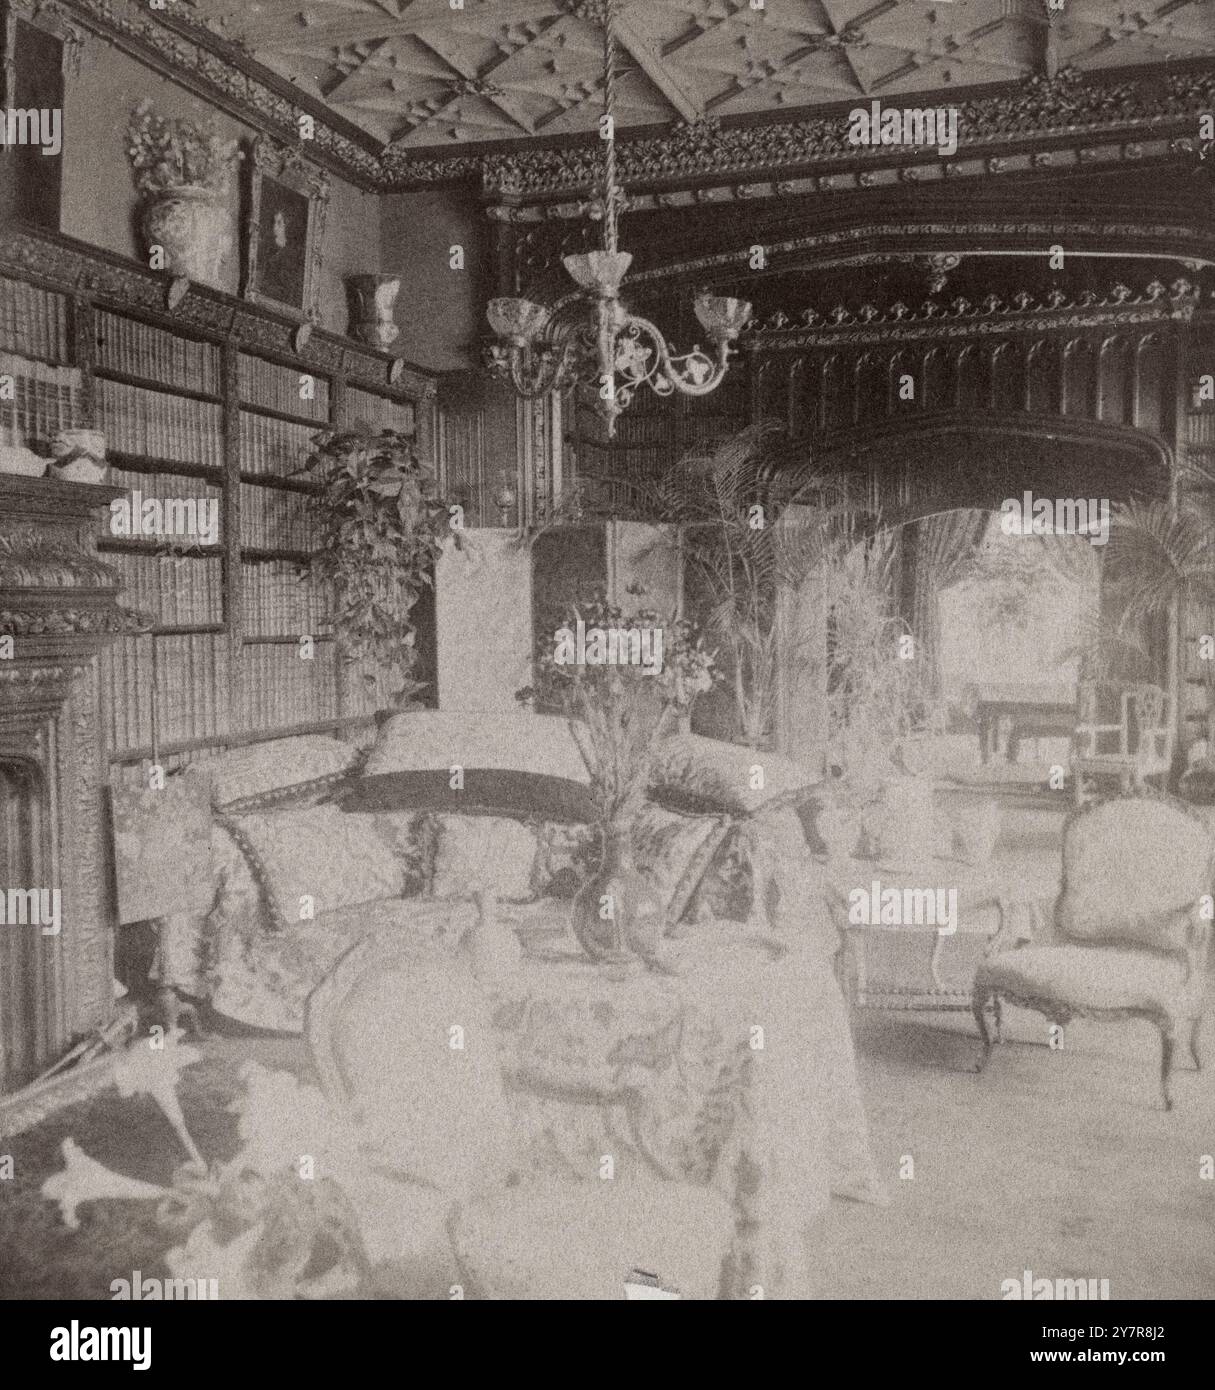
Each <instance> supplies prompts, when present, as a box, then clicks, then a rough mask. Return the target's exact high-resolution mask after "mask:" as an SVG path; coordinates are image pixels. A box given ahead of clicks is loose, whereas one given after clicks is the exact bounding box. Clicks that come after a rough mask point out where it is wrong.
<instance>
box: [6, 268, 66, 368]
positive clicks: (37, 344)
mask: <svg viewBox="0 0 1215 1390" xmlns="http://www.w3.org/2000/svg"><path fill="white" fill-rule="evenodd" d="M0 347H3V348H8V349H10V350H11V351H13V352H20V353H24V354H26V355H28V356H30V357H37V358H40V359H41V360H42V361H44V362H67V360H68V357H69V353H68V309H67V300H66V299H65V298H64V296H63V295H61V294H56V293H55V292H54V291H53V290H44V289H41V288H39V287H38V286H37V285H27V284H25V283H23V282H22V281H20V280H6V279H2V278H0Z"/></svg>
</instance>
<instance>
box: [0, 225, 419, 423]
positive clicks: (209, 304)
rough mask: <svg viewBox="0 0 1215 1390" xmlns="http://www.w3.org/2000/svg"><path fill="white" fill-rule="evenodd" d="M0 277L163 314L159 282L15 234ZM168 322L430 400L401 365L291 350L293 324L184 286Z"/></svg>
mask: <svg viewBox="0 0 1215 1390" xmlns="http://www.w3.org/2000/svg"><path fill="white" fill-rule="evenodd" d="M0 274H8V275H15V276H18V277H29V276H34V277H36V278H38V279H39V280H42V281H44V282H45V283H47V284H49V285H52V286H53V287H54V288H56V289H58V290H61V291H62V292H63V293H65V294H73V293H75V294H88V295H92V296H95V297H97V298H101V299H107V300H113V301H115V302H117V303H121V304H123V305H125V306H126V307H128V308H139V309H144V310H146V311H147V312H148V313H152V314H162V315H163V314H164V313H165V289H166V281H165V278H164V276H163V275H157V274H156V273H155V272H154V271H149V270H146V269H144V268H143V267H142V266H137V265H134V264H131V263H129V262H123V261H120V260H118V259H117V258H114V257H110V256H108V255H106V254H104V253H101V252H98V251H96V250H94V249H93V248H91V247H88V246H86V245H85V244H84V243H83V242H75V241H70V240H69V239H68V238H66V237H59V236H53V235H51V234H49V233H45V232H38V231H33V230H31V229H29V228H15V229H12V230H11V231H8V232H6V234H5V236H4V237H0ZM173 319H174V321H175V322H178V323H184V324H188V325H189V326H190V327H192V328H197V329H200V330H201V331H202V332H204V333H207V334H209V335H211V336H212V337H214V338H216V339H226V340H229V341H232V342H235V343H236V344H237V345H238V346H239V347H242V348H248V349H251V350H253V351H261V352H269V353H272V354H274V355H276V356H279V357H283V358H286V359H287V360H288V361H293V362H299V364H300V366H301V368H302V369H304V370H305V371H306V370H308V369H310V368H311V369H314V370H317V371H321V372H335V373H343V374H345V376H346V379H347V380H348V381H349V383H350V385H352V386H356V387H358V386H364V387H369V388H371V389H373V390H376V391H380V392H383V391H385V390H387V389H390V390H391V392H392V394H393V395H394V396H397V397H401V398H408V399H410V400H414V401H419V400H426V399H428V398H429V397H431V396H433V395H434V394H435V391H436V389H437V382H436V379H435V378H434V377H433V376H431V375H429V374H427V373H423V372H422V371H420V370H418V369H417V368H415V367H412V366H409V365H407V364H406V365H404V366H403V367H398V368H397V371H398V376H397V379H396V380H395V381H391V382H390V373H391V372H392V371H393V369H394V367H395V366H396V364H397V363H400V362H401V359H400V358H393V357H389V356H388V354H383V355H376V354H374V353H371V352H369V351H367V349H366V348H362V347H359V346H356V345H355V344H353V343H351V342H349V341H347V340H346V339H343V338H339V337H337V336H336V335H335V334H331V333H324V332H321V331H319V330H318V331H316V332H314V333H312V334H311V336H310V337H309V338H308V340H307V342H306V343H305V344H302V345H301V346H300V347H299V350H298V351H297V349H296V343H297V342H298V339H297V337H296V334H297V331H298V328H299V323H298V321H296V320H294V319H291V318H287V317H285V316H281V315H279V314H276V313H274V312H271V311H267V310H264V309H259V308H258V307H257V306H256V305H254V304H251V303H249V302H247V301H245V300H241V299H237V298H235V297H234V296H232V295H228V294H224V293H222V292H221V291H219V290H211V289H207V288H203V287H201V286H198V285H194V284H191V285H190V288H189V291H188V292H187V293H186V295H185V297H184V298H183V299H181V300H180V301H179V302H178V303H176V304H175V306H174V308H173Z"/></svg>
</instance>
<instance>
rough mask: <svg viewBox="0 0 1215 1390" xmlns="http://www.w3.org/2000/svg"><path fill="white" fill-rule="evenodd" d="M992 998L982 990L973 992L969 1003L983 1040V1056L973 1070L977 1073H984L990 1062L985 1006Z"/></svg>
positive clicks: (989, 1042)
mask: <svg viewBox="0 0 1215 1390" xmlns="http://www.w3.org/2000/svg"><path fill="white" fill-rule="evenodd" d="M993 997H994V996H993V995H992V994H989V993H986V992H984V991H982V990H975V992H974V994H973V995H972V996H971V1001H970V1010H971V1013H973V1014H974V1016H975V1022H976V1023H977V1024H978V1025H979V1037H981V1038H982V1039H983V1055H982V1057H980V1058H979V1065H978V1066H977V1067H976V1068H975V1070H976V1071H979V1072H981V1071H984V1070H985V1069H986V1067H987V1063H988V1062H989V1061H990V1060H991V1048H992V1041H991V1030H990V1029H989V1028H988V1026H987V1005H988V1001H989V1000H990V999H991V998H993ZM998 1007H999V1004H998V1002H997V1008H998Z"/></svg>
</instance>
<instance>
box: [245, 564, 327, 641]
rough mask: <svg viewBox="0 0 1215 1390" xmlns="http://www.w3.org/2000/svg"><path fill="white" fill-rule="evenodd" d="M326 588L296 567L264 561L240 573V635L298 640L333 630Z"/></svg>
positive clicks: (248, 566) (247, 566)
mask: <svg viewBox="0 0 1215 1390" xmlns="http://www.w3.org/2000/svg"><path fill="white" fill-rule="evenodd" d="M332 607H333V605H332V602H331V600H330V595H329V592H328V586H327V585H323V584H320V583H318V582H317V581H316V580H315V579H313V578H312V577H311V575H309V574H308V573H307V572H304V571H301V570H300V567H299V566H298V565H295V564H292V563H291V562H290V561H286V560H263V561H259V562H257V563H254V564H246V565H243V566H242V569H241V631H242V633H244V634H245V635H246V636H259V637H297V636H301V635H303V634H305V633H307V634H311V635H313V636H315V635H317V634H319V633H327V632H329V631H331V627H332V621H333V618H332Z"/></svg>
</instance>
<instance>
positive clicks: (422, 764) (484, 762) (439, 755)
mask: <svg viewBox="0 0 1215 1390" xmlns="http://www.w3.org/2000/svg"><path fill="white" fill-rule="evenodd" d="M453 767H463V768H506V769H511V770H513V771H515V772H531V773H536V774H538V775H540V776H544V777H555V778H561V779H564V780H567V781H572V782H577V783H582V784H586V783H587V782H589V780H590V777H589V774H588V773H587V770H586V764H585V763H584V762H583V760H582V754H581V753H580V752H579V751H578V745H577V744H576V743H575V742H574V737H573V735H572V734H571V733H570V730H569V724H568V723H567V722H566V720H564V719H562V718H559V717H557V716H556V715H545V714H534V713H532V711H531V710H528V709H525V708H524V707H523V706H522V705H520V706H519V708H518V709H517V710H512V711H508V712H503V711H501V710H494V711H493V712H491V713H486V714H476V713H469V712H466V711H462V710H417V711H414V712H412V713H409V714H394V715H393V716H392V717H391V718H389V719H386V720H385V721H384V724H383V726H382V727H381V728H380V731H379V735H378V737H377V739H376V742H375V746H374V747H373V748H372V750H371V753H370V754H369V755H368V758H367V765H366V767H365V768H364V773H365V774H366V776H368V777H375V776H378V775H379V774H380V773H385V772H410V771H419V770H422V769H426V768H429V769H430V770H432V771H434V770H439V771H442V772H444V773H447V772H449V771H450V769H451V768H453Z"/></svg>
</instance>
